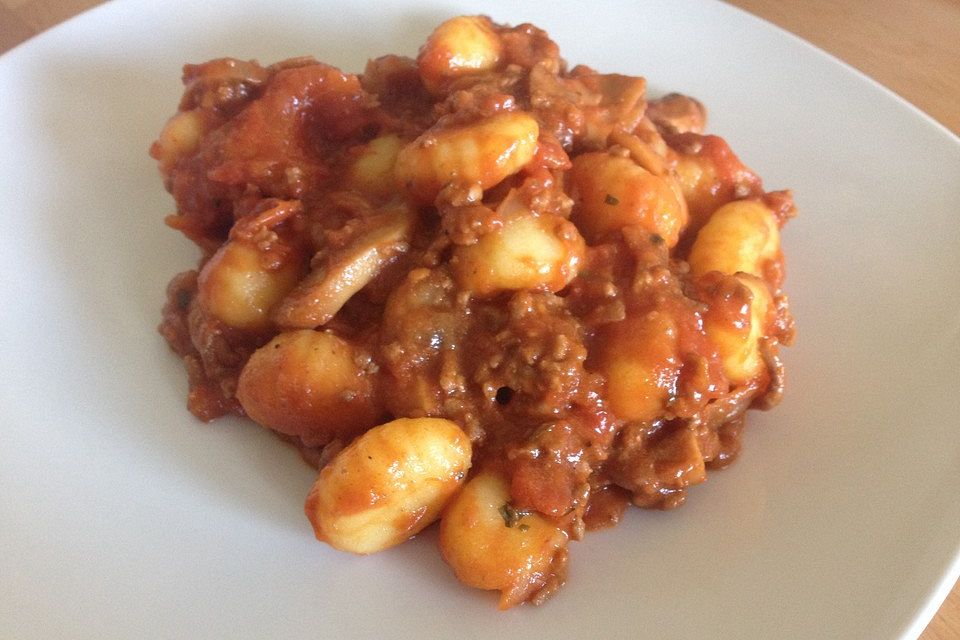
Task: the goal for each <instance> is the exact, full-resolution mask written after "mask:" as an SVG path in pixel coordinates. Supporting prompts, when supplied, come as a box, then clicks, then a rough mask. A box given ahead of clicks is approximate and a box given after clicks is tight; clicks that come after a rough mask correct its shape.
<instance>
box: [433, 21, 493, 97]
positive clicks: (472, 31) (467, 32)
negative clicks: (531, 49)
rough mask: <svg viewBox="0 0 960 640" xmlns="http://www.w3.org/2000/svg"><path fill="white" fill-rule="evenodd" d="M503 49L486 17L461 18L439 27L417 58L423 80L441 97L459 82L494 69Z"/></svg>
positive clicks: (491, 23)
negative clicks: (448, 85) (441, 94)
mask: <svg viewBox="0 0 960 640" xmlns="http://www.w3.org/2000/svg"><path fill="white" fill-rule="evenodd" d="M502 52H503V45H502V43H501V42H500V36H499V35H497V32H496V30H495V29H494V26H493V22H492V21H491V20H490V18H488V17H486V16H458V17H456V18H451V19H450V20H447V21H446V22H444V23H443V24H441V25H440V26H439V27H437V28H436V29H435V30H434V31H433V33H432V34H430V37H429V38H428V39H427V42H426V44H424V45H423V47H422V48H421V49H420V54H419V55H418V56H417V65H418V67H419V70H420V78H421V80H423V84H424V86H426V87H427V90H429V91H430V92H431V93H434V94H437V93H440V92H441V91H442V90H443V89H444V88H445V87H446V85H447V84H449V83H450V81H452V80H455V79H456V78H459V77H462V76H464V75H468V74H471V73H477V72H480V71H489V70H492V69H495V68H496V67H497V65H498V64H499V62H500V58H501V56H502Z"/></svg>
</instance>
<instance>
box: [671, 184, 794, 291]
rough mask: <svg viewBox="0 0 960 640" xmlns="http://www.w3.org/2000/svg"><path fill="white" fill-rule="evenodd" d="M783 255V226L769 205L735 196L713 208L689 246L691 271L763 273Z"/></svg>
mask: <svg viewBox="0 0 960 640" xmlns="http://www.w3.org/2000/svg"><path fill="white" fill-rule="evenodd" d="M779 255H780V227H779V225H778V224H777V218H776V216H775V215H774V213H773V211H771V210H770V209H769V208H768V207H767V206H766V205H764V204H763V203H762V202H758V201H756V200H736V201H734V202H730V203H727V204H725V205H723V206H722V207H720V208H719V209H717V210H716V211H714V212H713V215H712V216H710V219H709V220H708V221H707V224H706V225H704V227H703V228H702V229H700V231H699V233H697V237H696V239H695V240H694V241H693V246H692V247H691V248H690V256H689V258H688V260H687V261H688V262H689V263H690V271H691V272H692V273H693V274H694V275H698V276H699V275H703V274H706V273H709V272H710V271H719V272H721V273H726V274H729V275H733V274H735V273H740V272H742V273H749V274H751V275H754V276H759V277H763V276H764V269H765V267H766V266H767V265H768V264H769V263H771V262H773V261H775V260H777V259H778V257H779Z"/></svg>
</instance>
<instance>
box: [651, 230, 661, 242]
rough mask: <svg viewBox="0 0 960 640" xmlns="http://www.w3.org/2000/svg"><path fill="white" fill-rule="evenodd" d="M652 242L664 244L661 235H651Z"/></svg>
mask: <svg viewBox="0 0 960 640" xmlns="http://www.w3.org/2000/svg"><path fill="white" fill-rule="evenodd" d="M650 242H652V243H653V244H663V236H661V235H660V234H659V233H654V234H651V235H650Z"/></svg>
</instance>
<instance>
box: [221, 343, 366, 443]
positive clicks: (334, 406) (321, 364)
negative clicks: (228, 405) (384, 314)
mask: <svg viewBox="0 0 960 640" xmlns="http://www.w3.org/2000/svg"><path fill="white" fill-rule="evenodd" d="M369 357H370V356H369V355H366V354H364V353H363V351H362V350H361V349H359V348H358V347H357V346H355V345H353V344H351V343H350V342H348V341H347V340H344V339H343V338H341V337H339V336H336V335H334V334H333V333H331V332H328V331H313V330H309V329H303V330H299V331H288V332H284V333H281V334H279V335H277V336H276V337H275V338H274V339H273V340H271V341H270V342H268V343H267V344H265V345H263V346H262V347H260V348H259V349H257V350H256V351H255V352H254V353H253V355H252V356H250V359H249V360H248V361H247V363H246V365H245V366H244V367H243V371H242V372H241V373H240V379H239V383H238V387H237V399H238V400H239V401H240V404H241V406H243V410H244V411H245V412H246V413H247V415H248V416H250V417H251V418H252V419H253V420H254V421H256V422H258V423H260V424H262V425H264V426H265V427H269V428H270V429H273V430H274V431H277V432H279V433H282V434H285V435H288V436H294V437H297V438H299V439H300V440H301V441H302V442H303V443H304V444H305V445H307V446H316V445H322V444H326V443H327V442H330V441H331V440H334V439H336V438H340V439H349V438H352V437H353V436H356V435H358V434H360V433H362V432H363V431H364V430H366V429H369V428H370V427H372V426H373V425H374V424H376V421H377V419H378V418H379V417H380V415H381V412H382V409H381V404H380V401H379V399H378V397H377V380H376V371H375V370H374V369H372V368H371V367H370V366H364V362H365V361H368V359H369Z"/></svg>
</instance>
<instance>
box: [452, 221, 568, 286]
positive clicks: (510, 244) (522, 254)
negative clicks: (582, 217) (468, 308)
mask: <svg viewBox="0 0 960 640" xmlns="http://www.w3.org/2000/svg"><path fill="white" fill-rule="evenodd" d="M583 253H584V243H583V238H581V237H580V233H579V232H578V231H577V228H576V226H574V225H573V224H571V223H570V222H569V221H567V220H565V219H563V218H561V217H560V216H553V215H545V216H533V215H519V216H516V217H513V218H511V219H508V220H506V221H505V222H504V224H503V226H502V227H500V228H499V229H497V230H495V231H492V232H490V233H488V234H485V235H483V236H481V237H480V239H479V240H478V241H477V242H476V243H474V244H472V245H468V246H465V247H457V249H456V250H455V251H454V254H453V257H452V258H451V261H450V264H451V266H452V267H453V272H454V275H455V276H456V278H457V282H458V284H459V285H460V286H461V287H462V288H463V289H464V290H467V291H472V292H473V293H475V294H476V295H479V296H489V295H492V294H496V293H500V292H502V291H509V290H514V289H540V288H543V289H547V290H548V291H559V290H560V289H563V288H564V287H565V286H566V285H567V283H569V282H570V281H571V280H573V278H574V277H575V276H576V275H577V268H578V267H579V265H580V262H581V260H582V259H583Z"/></svg>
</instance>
